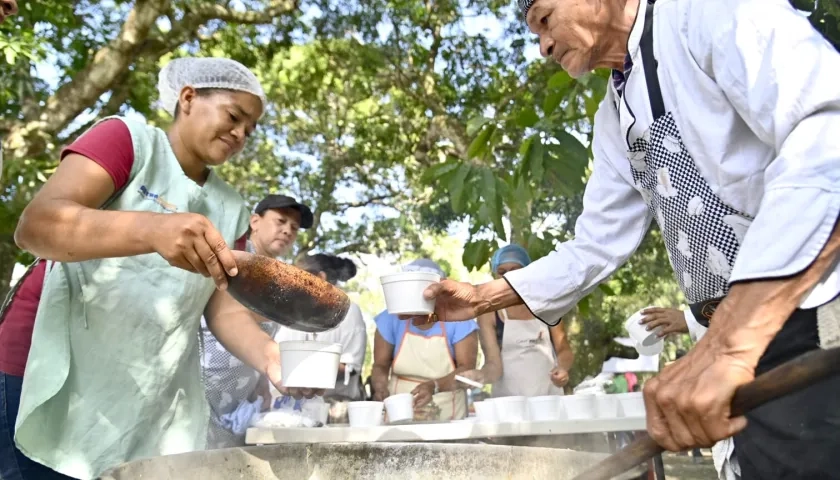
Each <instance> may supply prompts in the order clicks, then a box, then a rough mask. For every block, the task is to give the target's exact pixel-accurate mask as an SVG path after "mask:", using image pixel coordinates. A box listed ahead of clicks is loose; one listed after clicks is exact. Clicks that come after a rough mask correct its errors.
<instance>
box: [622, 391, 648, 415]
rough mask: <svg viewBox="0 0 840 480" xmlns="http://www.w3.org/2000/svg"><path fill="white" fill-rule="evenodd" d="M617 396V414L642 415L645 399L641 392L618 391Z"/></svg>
mask: <svg viewBox="0 0 840 480" xmlns="http://www.w3.org/2000/svg"><path fill="white" fill-rule="evenodd" d="M614 396H615V397H618V405H619V414H620V415H621V416H623V417H644V416H645V399H644V397H643V396H642V392H630V393H620V394H618V395H614Z"/></svg>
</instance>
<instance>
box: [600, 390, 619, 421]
mask: <svg viewBox="0 0 840 480" xmlns="http://www.w3.org/2000/svg"><path fill="white" fill-rule="evenodd" d="M595 413H596V415H597V418H618V396H617V395H595Z"/></svg>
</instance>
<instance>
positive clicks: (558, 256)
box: [504, 95, 652, 325]
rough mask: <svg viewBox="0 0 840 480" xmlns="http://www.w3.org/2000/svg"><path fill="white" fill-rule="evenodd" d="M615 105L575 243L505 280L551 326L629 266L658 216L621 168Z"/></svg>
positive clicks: (607, 105)
mask: <svg viewBox="0 0 840 480" xmlns="http://www.w3.org/2000/svg"><path fill="white" fill-rule="evenodd" d="M611 102H612V95H607V97H606V98H605V99H604V101H603V102H601V106H600V108H599V109H598V113H597V114H596V115H595V134H594V139H593V147H592V152H593V156H594V161H593V167H592V175H591V176H590V178H589V181H588V182H587V185H586V191H585V192H584V195H583V212H582V213H581V215H580V217H578V220H577V222H576V224H575V238H574V239H573V240H571V241H568V242H565V243H562V244H560V245H559V246H558V247H557V249H556V250H555V251H554V252H552V253H550V254H549V255H547V256H545V257H543V258H540V259H539V260H536V261H535V262H533V263H532V264H530V265H528V266H527V267H525V268H521V269H519V270H514V271H512V272H509V273H507V274H506V275H505V277H504V279H505V280H506V281H507V283H508V284H509V285H510V288H511V289H513V290H514V291H515V292H516V293H517V294H518V295H519V297H521V298H522V300H524V302H525V305H527V307H528V308H529V309H530V310H531V312H532V313H533V314H534V316H535V317H537V318H539V319H540V320H542V321H543V322H545V323H547V324H548V325H556V324H557V323H558V322H560V318H561V317H562V316H563V315H564V314H566V313H567V312H568V311H569V310H571V309H572V308H573V307H574V306H575V305H576V304H577V303H578V302H579V301H580V300H581V299H582V298H583V297H585V296H586V295H588V294H589V293H591V292H592V291H593V290H594V289H595V288H596V287H597V286H598V284H600V283H601V282H603V281H604V280H606V279H607V278H608V277H609V276H610V275H612V274H613V272H615V270H616V269H618V268H619V267H620V266H621V265H623V264H624V262H626V261H627V259H628V258H630V256H631V255H632V254H633V252H635V251H636V249H637V248H638V246H639V244H640V243H641V242H642V239H643V238H644V236H645V234H646V233H647V230H648V227H649V226H650V221H651V218H652V217H651V215H650V213H649V210H648V207H647V204H646V203H645V200H644V198H643V197H642V195H641V194H640V193H639V191H637V190H636V189H635V187H634V186H633V185H632V184H631V183H630V182H629V181H628V180H627V178H626V177H625V176H622V174H621V173H620V172H619V170H618V168H621V167H617V166H616V165H621V166H622V167H625V168H627V169H629V168H630V167H629V160H626V158H627V150H626V147H625V146H624V144H623V139H622V133H621V126H620V125H619V123H618V114H617V112H616V111H615V107H614V106H613V105H612V103H611ZM622 162H624V163H622ZM625 164H626V165H625Z"/></svg>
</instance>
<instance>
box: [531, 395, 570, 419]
mask: <svg viewBox="0 0 840 480" xmlns="http://www.w3.org/2000/svg"><path fill="white" fill-rule="evenodd" d="M557 397H558V395H544V396H540V397H530V398H528V416H529V417H530V419H531V421H532V422H553V421H555V420H562V416H561V414H560V412H561V411H560V402H559V401H558V400H557Z"/></svg>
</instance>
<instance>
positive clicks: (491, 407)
mask: <svg viewBox="0 0 840 480" xmlns="http://www.w3.org/2000/svg"><path fill="white" fill-rule="evenodd" d="M473 407H475V416H476V419H477V420H478V422H479V423H498V421H499V416H498V415H497V414H496V405H495V404H493V402H492V401H491V400H484V401H482V402H474V403H473Z"/></svg>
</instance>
